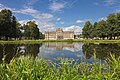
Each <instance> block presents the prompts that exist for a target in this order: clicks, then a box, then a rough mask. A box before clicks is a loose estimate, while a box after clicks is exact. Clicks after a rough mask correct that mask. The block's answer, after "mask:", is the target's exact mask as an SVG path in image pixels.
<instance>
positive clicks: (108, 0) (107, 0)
mask: <svg viewBox="0 0 120 80" xmlns="http://www.w3.org/2000/svg"><path fill="white" fill-rule="evenodd" d="M104 2H105V6H110V5H113V4H114V3H115V2H116V0H105V1H104Z"/></svg>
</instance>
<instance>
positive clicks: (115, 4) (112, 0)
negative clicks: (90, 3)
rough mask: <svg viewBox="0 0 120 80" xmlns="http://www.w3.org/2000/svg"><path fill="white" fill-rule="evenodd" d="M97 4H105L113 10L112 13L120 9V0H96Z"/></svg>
mask: <svg viewBox="0 0 120 80" xmlns="http://www.w3.org/2000/svg"><path fill="white" fill-rule="evenodd" d="M94 5H96V6H104V7H107V8H110V9H113V10H112V13H116V12H119V11H120V1H119V0H103V1H102V2H95V3H94Z"/></svg>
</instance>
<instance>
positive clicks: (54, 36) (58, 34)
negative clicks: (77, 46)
mask: <svg viewBox="0 0 120 80" xmlns="http://www.w3.org/2000/svg"><path fill="white" fill-rule="evenodd" d="M65 39H74V32H71V31H63V30H62V29H61V28H58V29H56V31H53V32H45V40H65Z"/></svg>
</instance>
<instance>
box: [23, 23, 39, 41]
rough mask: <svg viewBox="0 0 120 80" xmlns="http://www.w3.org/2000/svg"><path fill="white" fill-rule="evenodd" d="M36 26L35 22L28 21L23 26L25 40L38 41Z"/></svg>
mask: <svg viewBox="0 0 120 80" xmlns="http://www.w3.org/2000/svg"><path fill="white" fill-rule="evenodd" d="M37 26H38V25H37V24H36V23H35V21H29V22H27V24H26V25H25V24H24V26H23V28H24V36H25V37H26V38H27V39H39V28H38V27H37Z"/></svg>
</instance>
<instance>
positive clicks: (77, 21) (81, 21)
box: [76, 20, 85, 23]
mask: <svg viewBox="0 0 120 80" xmlns="http://www.w3.org/2000/svg"><path fill="white" fill-rule="evenodd" d="M84 22H85V21H84V20H76V23H84Z"/></svg>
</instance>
